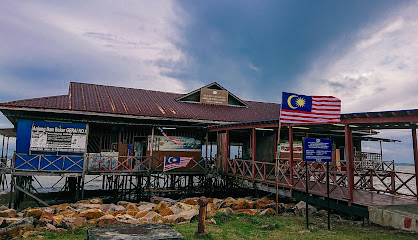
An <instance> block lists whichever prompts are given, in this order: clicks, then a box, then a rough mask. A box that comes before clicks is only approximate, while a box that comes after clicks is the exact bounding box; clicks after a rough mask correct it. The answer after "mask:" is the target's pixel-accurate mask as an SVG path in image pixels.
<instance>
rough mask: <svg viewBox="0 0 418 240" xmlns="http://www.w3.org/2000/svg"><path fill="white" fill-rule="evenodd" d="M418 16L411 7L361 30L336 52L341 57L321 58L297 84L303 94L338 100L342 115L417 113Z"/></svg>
mask: <svg viewBox="0 0 418 240" xmlns="http://www.w3.org/2000/svg"><path fill="white" fill-rule="evenodd" d="M417 13H418V4H417V3H413V4H411V5H409V6H407V7H404V8H403V9H400V10H394V11H393V12H391V13H390V14H389V15H388V16H387V17H386V18H385V19H382V20H380V21H378V22H375V23H373V24H369V25H367V26H365V27H364V28H363V29H361V30H360V31H359V32H358V33H357V36H356V41H355V42H353V43H352V44H349V45H347V44H346V43H345V45H340V46H338V47H339V48H340V49H342V50H341V51H340V52H343V54H341V55H333V54H334V52H335V51H332V50H330V52H329V53H328V52H325V53H323V54H321V56H318V58H317V59H315V60H314V63H313V64H312V66H311V68H310V70H309V71H308V72H307V73H304V74H302V76H300V77H299V78H298V81H299V82H301V83H303V85H304V86H305V90H306V93H312V94H318V95H334V96H336V97H339V98H341V100H342V112H345V113H347V112H363V111H382V110H398V109H414V108H418V94H417V93H416V90H417V89H418V68H416V66H418V57H417V56H418V41H416V39H418V19H417V18H416V14H417ZM342 42H343V41H341V42H339V43H342Z"/></svg>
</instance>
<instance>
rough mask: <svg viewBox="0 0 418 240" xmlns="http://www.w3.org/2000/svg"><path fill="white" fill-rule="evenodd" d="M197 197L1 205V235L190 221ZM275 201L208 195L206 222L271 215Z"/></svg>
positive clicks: (287, 207) (282, 208)
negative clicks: (229, 216) (224, 215)
mask: <svg viewBox="0 0 418 240" xmlns="http://www.w3.org/2000/svg"><path fill="white" fill-rule="evenodd" d="M197 200H198V198H187V199H183V200H180V201H176V200H173V199H170V198H163V197H157V196H155V197H152V198H151V200H150V202H140V203H131V202H126V201H119V202H118V203H117V204H103V201H102V200H101V199H99V198H96V199H90V200H81V201H78V202H76V203H64V204H59V205H54V206H50V207H44V208H28V209H25V210H23V211H21V212H16V210H14V209H8V208H7V207H4V206H2V207H1V208H0V210H1V211H0V238H1V237H4V236H8V237H17V236H23V237H24V238H25V237H29V236H33V235H37V234H39V233H41V232H45V231H49V232H66V231H74V230H75V229H77V228H79V227H85V226H99V227H105V226H110V225H117V224H147V223H165V224H169V225H173V224H181V223H185V222H190V221H191V220H193V219H196V218H197V216H198V214H199V205H198V204H197ZM275 207H276V204H275V201H273V200H270V199H268V198H261V199H257V200H252V199H251V198H237V199H235V198H231V197H229V198H226V199H217V198H209V204H208V205H207V218H208V219H209V220H208V223H215V221H214V220H213V219H210V218H212V217H213V216H214V215H215V214H216V212H223V213H228V214H232V213H243V214H250V215H256V214H259V215H269V214H270V215H274V214H275ZM279 213H280V214H283V213H285V214H298V210H297V208H296V207H295V205H293V204H283V203H280V204H279Z"/></svg>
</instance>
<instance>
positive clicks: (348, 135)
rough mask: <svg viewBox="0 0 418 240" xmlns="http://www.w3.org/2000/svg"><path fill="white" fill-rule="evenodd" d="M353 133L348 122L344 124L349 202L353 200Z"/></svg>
mask: <svg viewBox="0 0 418 240" xmlns="http://www.w3.org/2000/svg"><path fill="white" fill-rule="evenodd" d="M353 150H354V149H353V135H352V131H351V129H350V127H349V125H348V124H346V125H345V152H346V159H345V161H346V169H347V170H346V171H347V177H348V195H349V198H350V202H349V204H351V203H353V201H354V153H353Z"/></svg>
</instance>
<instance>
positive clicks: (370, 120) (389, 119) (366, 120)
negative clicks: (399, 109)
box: [341, 116, 418, 124]
mask: <svg viewBox="0 0 418 240" xmlns="http://www.w3.org/2000/svg"><path fill="white" fill-rule="evenodd" d="M404 122H418V116H400V117H375V118H352V119H341V123H342V124H347V123H348V124H356V123H404Z"/></svg>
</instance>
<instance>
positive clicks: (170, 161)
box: [167, 157, 177, 163]
mask: <svg viewBox="0 0 418 240" xmlns="http://www.w3.org/2000/svg"><path fill="white" fill-rule="evenodd" d="M173 160H174V161H175V160H177V159H175V158H173V157H170V158H169V159H168V160H167V162H168V163H173Z"/></svg>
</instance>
